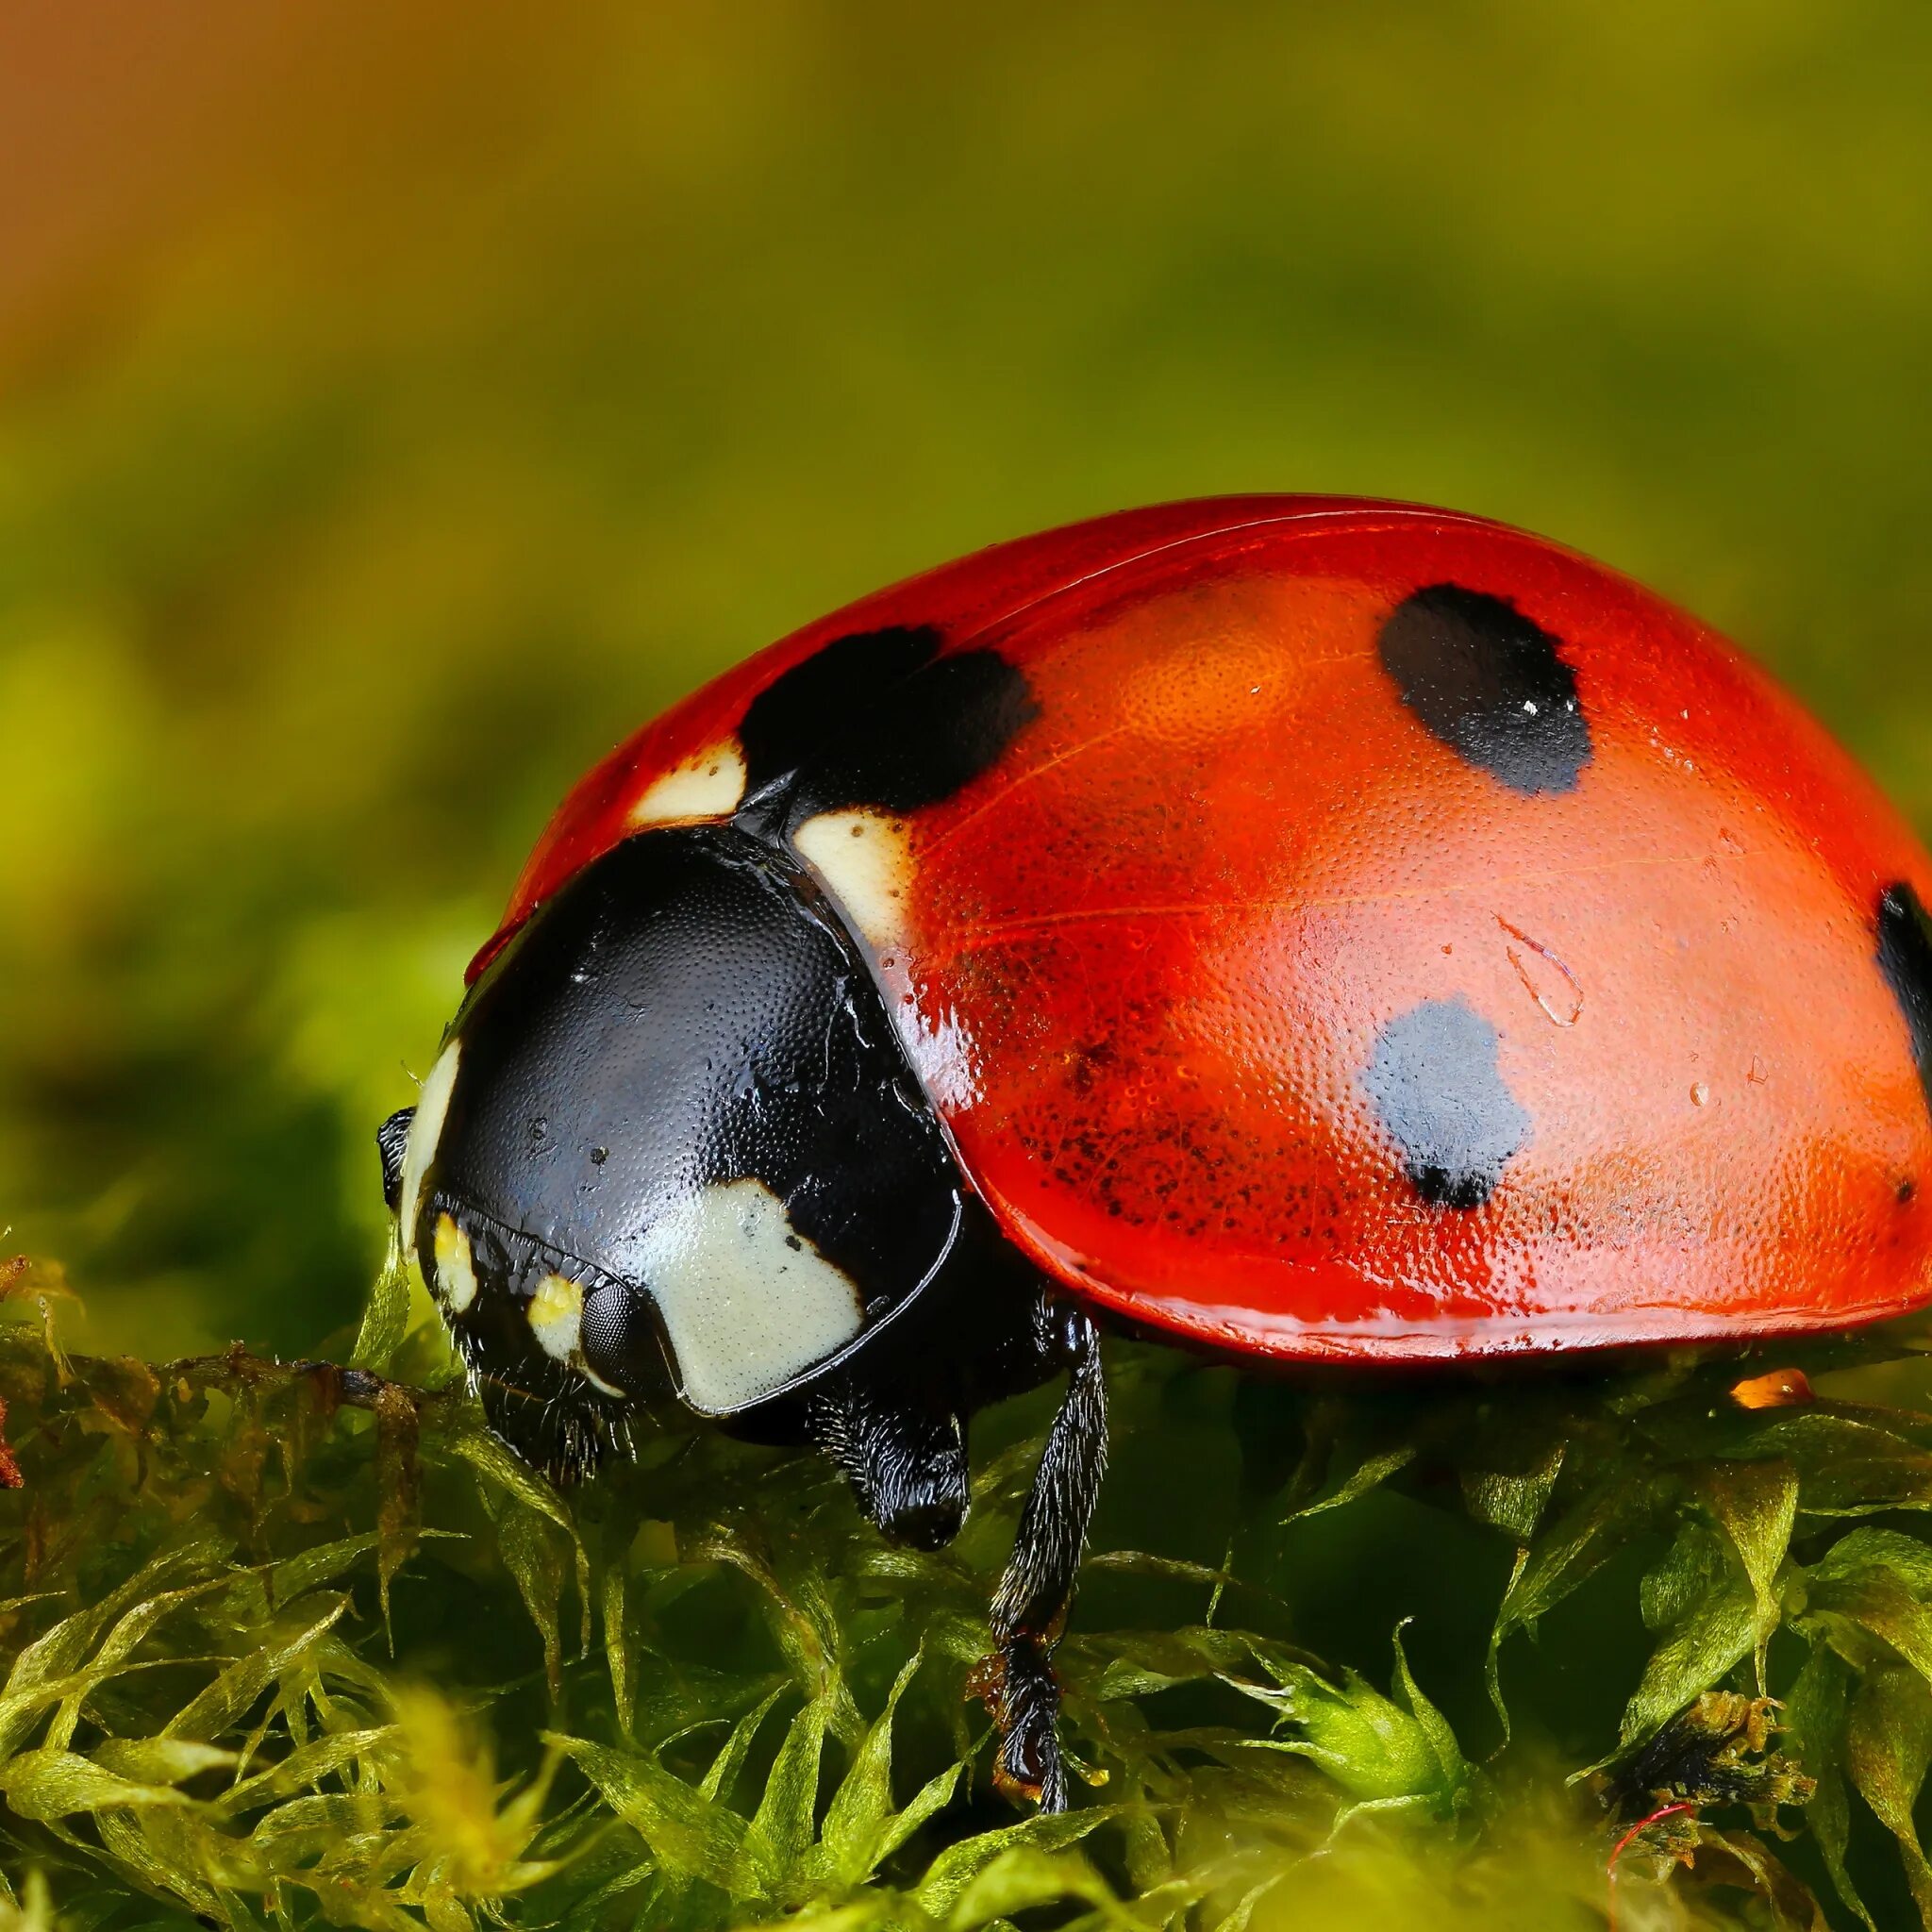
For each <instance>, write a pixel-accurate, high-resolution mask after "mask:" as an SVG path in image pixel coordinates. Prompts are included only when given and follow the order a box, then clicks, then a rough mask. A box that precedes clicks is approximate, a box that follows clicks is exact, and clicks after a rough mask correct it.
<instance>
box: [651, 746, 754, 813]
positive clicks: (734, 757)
mask: <svg viewBox="0 0 1932 1932" xmlns="http://www.w3.org/2000/svg"><path fill="white" fill-rule="evenodd" d="M743 796H744V758H743V755H742V754H741V752H740V751H739V749H738V747H737V746H736V745H735V744H714V745H713V746H712V747H711V748H710V750H709V751H702V752H699V753H698V755H697V756H696V757H695V758H686V759H685V761H684V762H683V763H682V764H681V765H674V766H673V767H672V769H671V770H670V771H668V772H666V773H664V774H662V775H661V776H660V777H658V778H654V779H653V780H652V781H651V783H650V785H649V786H648V787H647V788H646V789H645V790H644V791H643V792H642V793H641V794H640V796H639V798H638V801H637V803H636V804H635V805H633V806H632V807H631V808H630V822H631V824H633V825H636V826H643V825H680V824H691V823H693V822H694V821H703V820H707V819H728V818H729V817H730V816H731V814H732V813H733V812H735V811H736V810H737V809H738V807H739V801H740V800H741V799H742V798H743Z"/></svg>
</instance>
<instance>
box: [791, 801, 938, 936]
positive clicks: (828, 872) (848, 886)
mask: <svg viewBox="0 0 1932 1932" xmlns="http://www.w3.org/2000/svg"><path fill="white" fill-rule="evenodd" d="M791 842H792V844H793V845H795V846H796V847H797V848H798V855H799V857H800V858H803V859H804V860H805V862H806V863H807V864H808V866H810V867H811V869H812V871H813V872H815V873H817V874H818V875H819V877H820V878H821V879H822V880H823V881H824V885H825V888H826V890H827V891H829V892H830V893H831V894H832V896H833V898H835V899H836V900H838V902H839V904H840V906H841V908H843V910H844V912H845V914H846V916H847V918H849V919H850V920H851V921H852V923H853V924H854V925H856V926H857V927H858V930H859V932H860V933H861V934H862V935H863V937H864V938H865V940H866V941H867V943H868V944H870V945H871V946H872V947H873V948H874V951H877V952H884V951H885V950H887V948H889V947H891V946H896V945H899V944H901V943H903V941H904V937H905V930H906V904H907V895H908V891H909V889H910V886H911V881H912V860H911V857H910V855H909V854H908V851H907V846H906V832H905V828H904V826H902V825H901V824H899V822H898V821H897V820H896V819H891V818H887V817H885V816H884V815H882V814H881V813H879V812H875V811H822V812H820V813H819V814H818V816H817V817H816V818H809V819H807V820H806V822H805V823H804V824H802V825H800V826H799V828H798V829H797V831H795V832H794V833H793V834H792V835H791Z"/></svg>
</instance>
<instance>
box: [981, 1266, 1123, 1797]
mask: <svg viewBox="0 0 1932 1932" xmlns="http://www.w3.org/2000/svg"><path fill="white" fill-rule="evenodd" d="M1036 1321H1037V1324H1038V1334H1039V1340H1040V1351H1041V1359H1042V1363H1043V1365H1051V1366H1054V1367H1059V1368H1064V1369H1065V1370H1066V1372H1067V1393H1066V1397H1065V1399H1064V1400H1063V1401H1062V1402H1061V1404H1060V1409H1059V1413H1058V1415H1057V1416H1055V1417H1054V1422H1053V1428H1052V1429H1051V1431H1050V1432H1049V1433H1048V1435H1047V1439H1046V1447H1045V1448H1044V1449H1043V1450H1042V1451H1041V1457H1040V1467H1039V1468H1038V1469H1037V1470H1036V1471H1035V1472H1034V1475H1033V1488H1032V1490H1031V1491H1030V1492H1029V1493H1028V1495H1027V1498H1026V1507H1024V1509H1023V1510H1022V1511H1021V1512H1020V1529H1019V1534H1018V1535H1017V1536H1016V1537H1015V1538H1014V1541H1013V1554H1012V1556H1011V1557H1009V1558H1008V1561H1007V1573H1006V1574H1005V1576H1003V1577H1002V1578H1001V1579H1000V1587H999V1592H998V1594H997V1595H996V1596H995V1597H994V1598H993V1603H992V1631H993V1637H994V1640H995V1641H996V1642H997V1644H998V1649H997V1650H996V1652H995V1653H994V1656H993V1657H992V1658H991V1668H990V1670H989V1672H988V1682H987V1687H986V1688H987V1698H988V1702H989V1703H990V1704H991V1707H992V1709H993V1714H994V1716H995V1717H996V1718H997V1720H998V1722H999V1727H1000V1734H1001V1741H1000V1755H999V1761H998V1764H997V1765H996V1767H995V1769H994V1774H993V1775H994V1778H995V1781H996V1782H997V1783H998V1784H999V1786H1000V1787H1001V1789H1002V1790H1006V1791H1007V1792H1008V1793H1009V1794H1014V1795H1021V1796H1025V1797H1030V1798H1034V1799H1037V1800H1038V1802H1039V1805H1040V1808H1041V1810H1042V1811H1064V1810H1065V1809H1066V1808H1067V1784H1066V1773H1065V1769H1064V1767H1063V1766H1062V1763H1061V1759H1060V1746H1059V1735H1058V1717H1059V1707H1060V1691H1059V1683H1058V1679H1057V1678H1056V1677H1055V1676H1054V1674H1053V1654H1054V1650H1055V1648H1056V1647H1057V1646H1058V1642H1059V1639H1060V1632H1061V1630H1062V1628H1063V1627H1064V1626H1065V1624H1066V1620H1067V1611H1068V1609H1069V1607H1071V1606H1072V1604H1073V1601H1074V1584H1075V1583H1076V1581H1077V1580H1078V1577H1079V1573H1080V1555H1081V1552H1082V1550H1083V1549H1084V1548H1085V1546H1086V1542H1087V1526H1088V1524H1089V1523H1090V1522H1091V1519H1092V1515H1093V1506H1094V1504H1095V1503H1097V1502H1098V1501H1099V1499H1100V1485H1101V1479H1102V1478H1103V1477H1104V1476H1105V1474H1107V1378H1106V1375H1105V1374H1104V1372H1103V1370H1102V1367H1101V1360H1100V1336H1099V1332H1098V1330H1096V1329H1095V1327H1094V1325H1093V1324H1092V1322H1091V1320H1089V1318H1088V1317H1087V1316H1086V1315H1085V1314H1083V1313H1081V1311H1080V1310H1079V1309H1077V1308H1074V1307H1068V1306H1067V1305H1066V1304H1065V1303H1063V1302H1060V1301H1058V1299H1057V1298H1055V1297H1052V1296H1045V1295H1043V1296H1042V1297H1041V1301H1040V1304H1039V1309H1038V1314H1037V1316H1036Z"/></svg>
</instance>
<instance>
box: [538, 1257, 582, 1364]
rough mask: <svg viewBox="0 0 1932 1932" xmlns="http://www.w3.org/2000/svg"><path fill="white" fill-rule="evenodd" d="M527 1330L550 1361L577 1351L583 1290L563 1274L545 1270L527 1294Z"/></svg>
mask: <svg viewBox="0 0 1932 1932" xmlns="http://www.w3.org/2000/svg"><path fill="white" fill-rule="evenodd" d="M528 1316H529V1323H530V1333H531V1334H532V1335H534V1336H535V1337H536V1338H537V1345H538V1347H539V1348H541V1350H542V1351H543V1353H544V1354H545V1355H547V1356H548V1357H550V1358H551V1359H552V1360H553V1361H559V1362H567V1361H569V1360H570V1359H571V1357H573V1356H575V1354H576V1352H577V1337H578V1336H579V1335H580V1334H581V1333H582V1331H583V1325H584V1291H583V1289H582V1288H581V1287H580V1286H579V1285H578V1284H577V1283H576V1282H575V1281H572V1280H571V1279H570V1278H569V1277H568V1276H567V1275H563V1274H546V1275H545V1276H544V1277H543V1279H542V1280H541V1281H540V1282H539V1283H538V1284H537V1292H536V1293H535V1294H533V1295H532V1296H531V1297H530V1307H529V1310H528Z"/></svg>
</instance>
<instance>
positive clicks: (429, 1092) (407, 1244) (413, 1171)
mask: <svg viewBox="0 0 1932 1932" xmlns="http://www.w3.org/2000/svg"><path fill="white" fill-rule="evenodd" d="M459 1058H461V1054H460V1050H459V1048H458V1042H457V1041H454V1040H452V1041H450V1043H449V1044H448V1045H447V1046H446V1047H444V1048H443V1050H442V1052H441V1054H440V1055H438V1057H437V1061H436V1064H435V1065H434V1066H433V1067H431V1068H430V1070H429V1077H428V1078H427V1079H426V1080H425V1081H424V1083H423V1091H422V1092H421V1093H419V1094H418V1095H417V1096H416V1113H415V1118H414V1119H412V1120H411V1121H410V1123H409V1138H408V1140H407V1141H404V1142H403V1191H402V1197H401V1198H402V1214H401V1220H402V1229H403V1251H404V1253H405V1254H408V1252H409V1251H410V1250H411V1249H413V1248H414V1246H415V1245H416V1217H417V1215H418V1214H419V1213H420V1212H421V1211H422V1208H423V1176H424V1175H425V1174H427V1173H428V1172H429V1163H430V1162H431V1161H432V1160H434V1159H435V1158H436V1143H437V1142H438V1141H440V1140H441V1138H442V1121H443V1116H444V1115H445V1114H446V1113H448V1112H449V1096H450V1092H451V1090H452V1089H453V1088H454V1087H455V1086H456V1084H457V1061H458V1059H459Z"/></svg>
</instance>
